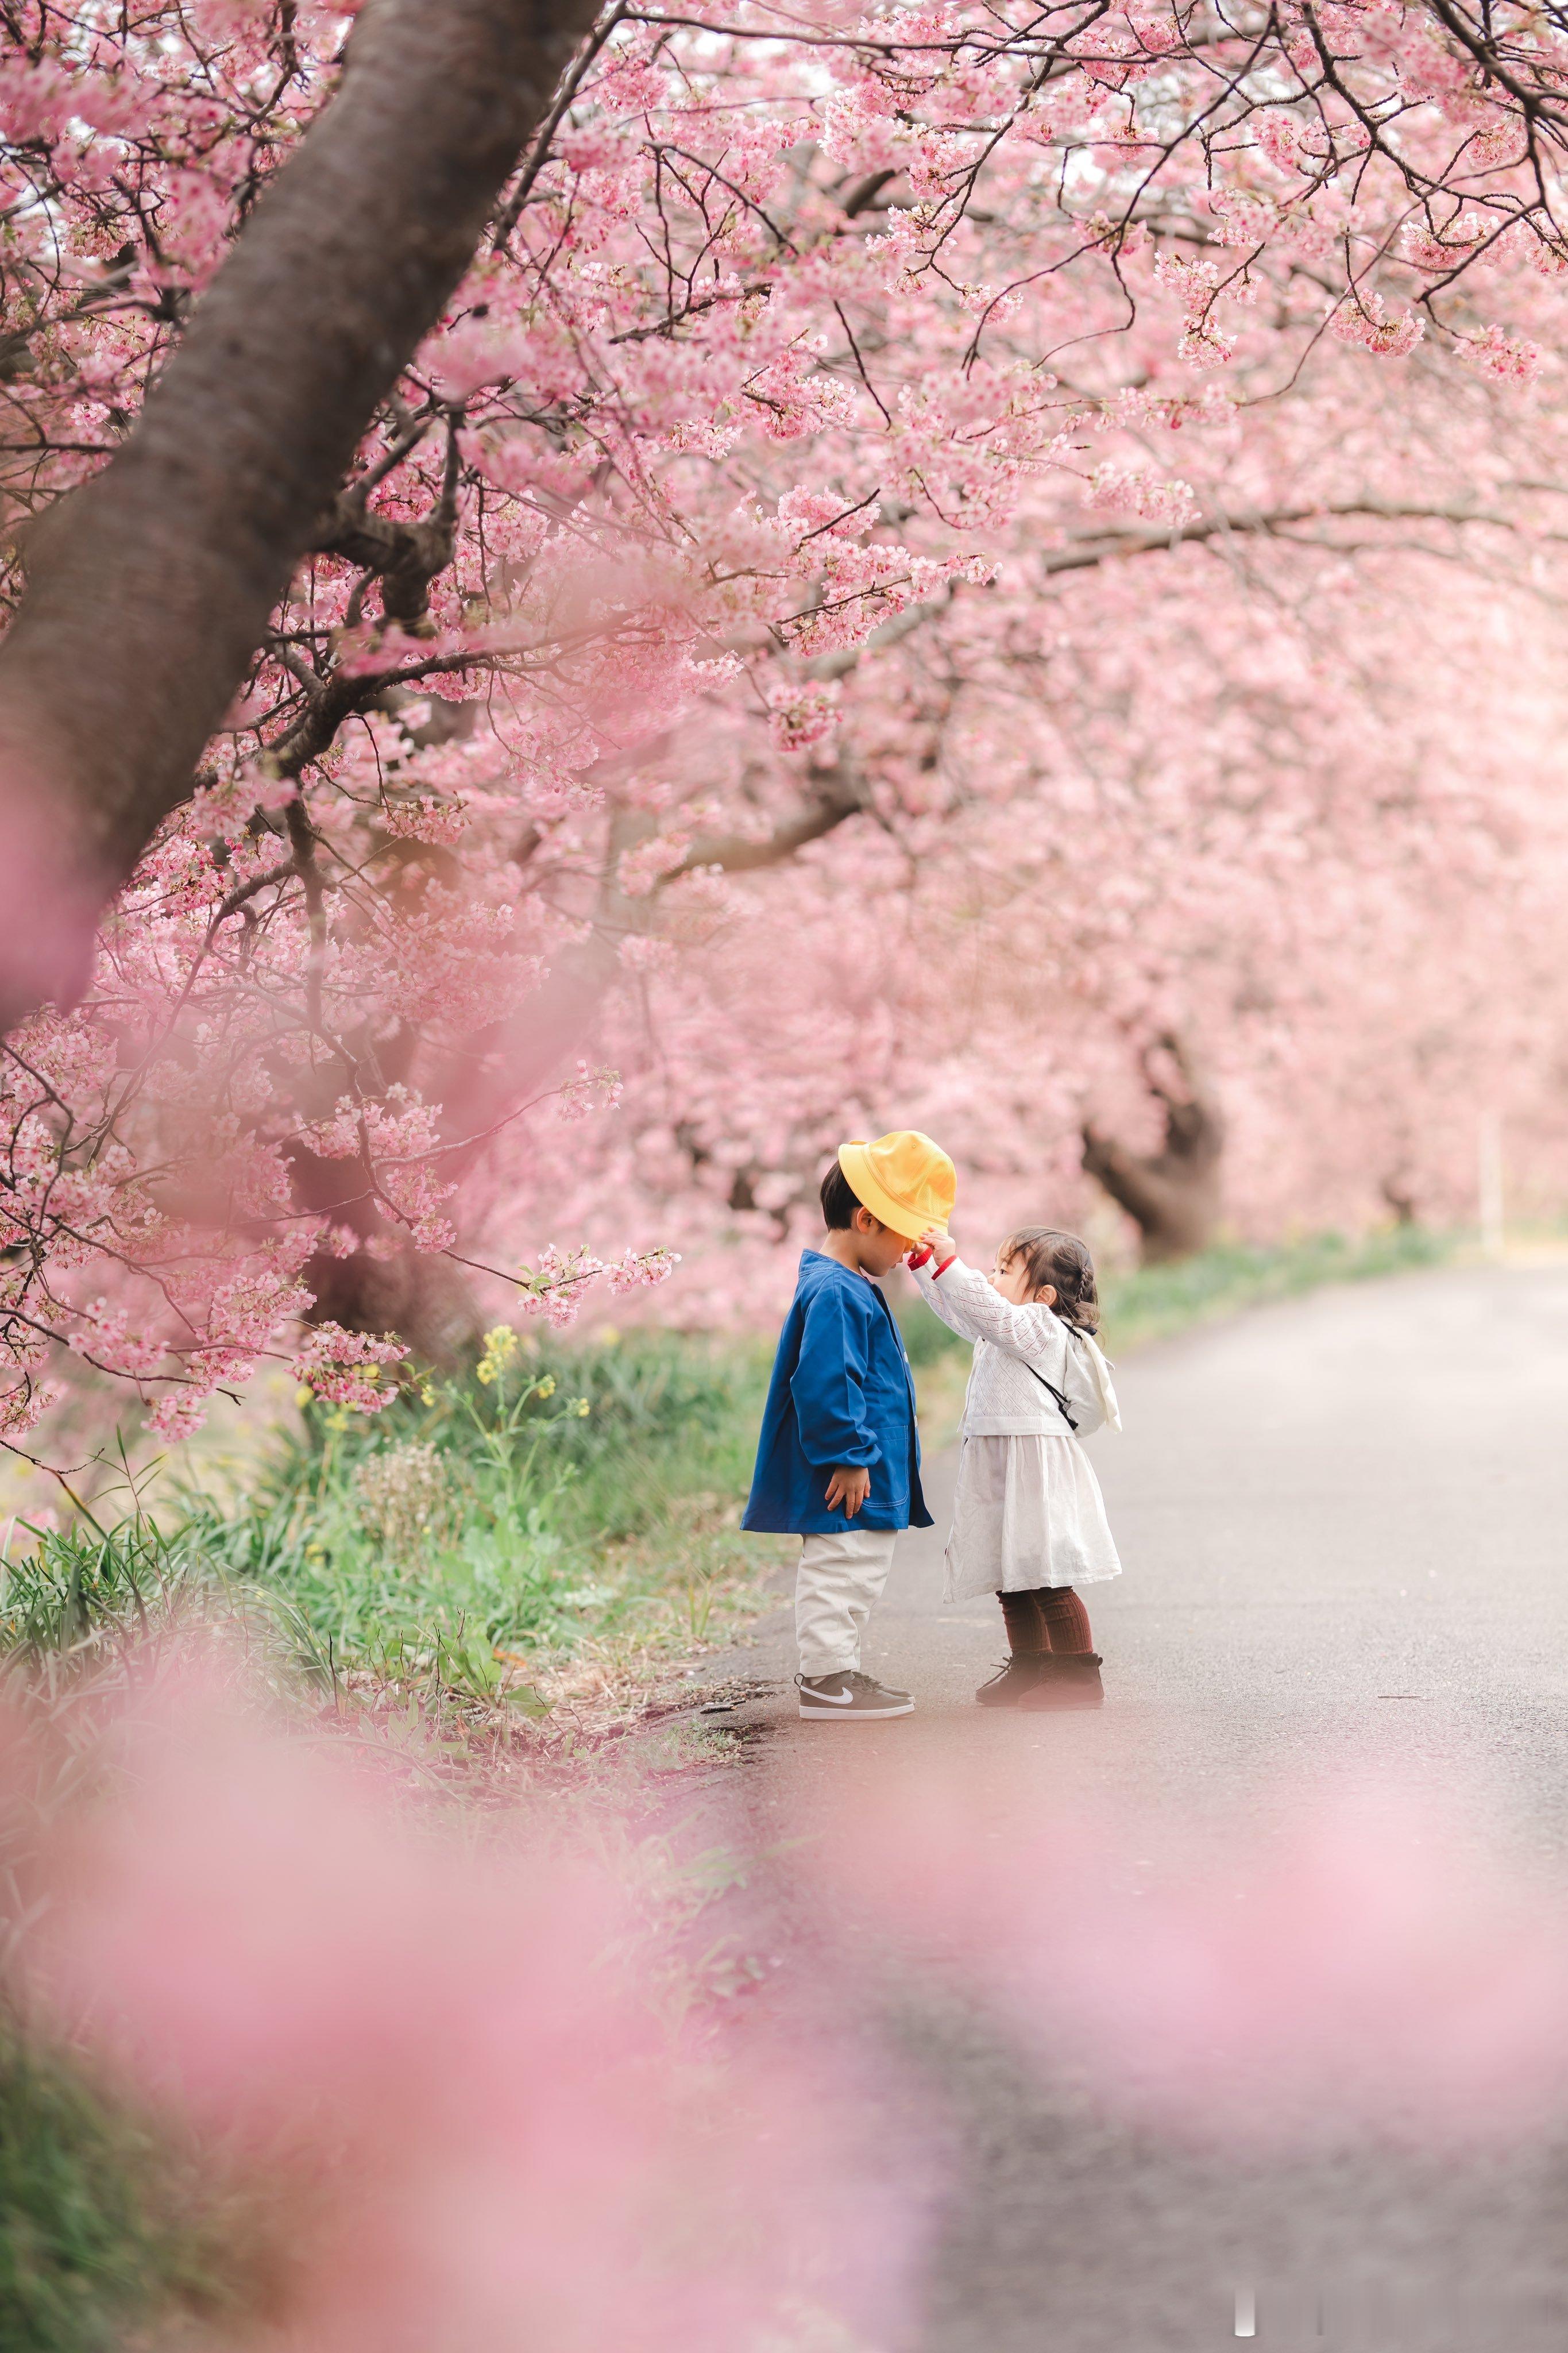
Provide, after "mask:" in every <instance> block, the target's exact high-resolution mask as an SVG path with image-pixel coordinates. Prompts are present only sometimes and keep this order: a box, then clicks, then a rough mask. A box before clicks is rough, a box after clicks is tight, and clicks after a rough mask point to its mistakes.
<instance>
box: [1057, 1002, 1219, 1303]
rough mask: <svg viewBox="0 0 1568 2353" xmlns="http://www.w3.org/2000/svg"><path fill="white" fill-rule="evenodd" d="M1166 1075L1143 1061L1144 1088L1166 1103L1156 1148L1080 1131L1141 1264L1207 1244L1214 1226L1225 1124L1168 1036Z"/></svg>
mask: <svg viewBox="0 0 1568 2353" xmlns="http://www.w3.org/2000/svg"><path fill="white" fill-rule="evenodd" d="M1160 1044H1161V1047H1162V1048H1163V1051H1164V1053H1165V1055H1166V1056H1167V1058H1168V1059H1169V1060H1170V1062H1171V1064H1172V1065H1173V1071H1174V1075H1173V1077H1170V1076H1167V1075H1166V1074H1165V1073H1164V1072H1163V1071H1161V1070H1159V1069H1158V1068H1157V1067H1156V1066H1155V1065H1154V1063H1153V1060H1152V1056H1149V1055H1146V1056H1145V1057H1144V1060H1143V1071H1144V1076H1145V1077H1146V1078H1147V1080H1148V1082H1149V1085H1150V1088H1151V1090H1152V1092H1153V1093H1154V1094H1156V1095H1157V1096H1158V1097H1159V1099H1160V1101H1161V1102H1162V1103H1163V1105H1164V1107H1165V1138H1164V1144H1163V1147H1162V1149H1161V1150H1160V1151H1159V1152H1156V1153H1136V1152H1130V1151H1128V1149H1127V1148H1126V1146H1125V1145H1121V1144H1119V1143H1118V1142H1117V1141H1116V1139H1115V1138H1114V1136H1108V1135H1103V1134H1100V1131H1099V1129H1098V1128H1095V1127H1093V1126H1086V1127H1085V1129H1084V1131H1083V1165H1084V1166H1085V1168H1086V1169H1087V1170H1088V1171H1089V1175H1090V1176H1092V1177H1093V1178H1094V1179H1095V1180H1096V1182H1097V1183H1098V1184H1100V1185H1103V1186H1104V1187H1105V1189H1106V1191H1107V1192H1108V1193H1109V1194H1110V1198H1111V1199H1112V1200H1113V1201H1114V1202H1116V1203H1117V1205H1118V1207H1119V1208H1123V1209H1125V1210H1126V1212H1127V1214H1128V1216H1129V1217H1130V1218H1131V1219H1132V1220H1133V1222H1134V1223H1135V1225H1136V1226H1137V1228H1138V1232H1139V1240H1140V1246H1141V1248H1140V1254H1141V1256H1142V1261H1143V1263H1144V1265H1145V1266H1153V1265H1156V1264H1158V1263H1160V1262H1161V1261H1166V1260H1170V1259H1175V1258H1187V1257H1190V1256H1191V1255H1192V1253H1193V1252H1194V1250H1206V1249H1207V1247H1208V1245H1209V1244H1210V1243H1211V1242H1212V1241H1213V1240H1214V1238H1215V1232H1216V1231H1217V1229H1218V1226H1219V1216H1220V1163H1221V1159H1222V1156H1223V1154H1224V1149H1225V1123H1224V1120H1223V1119H1222V1118H1221V1116H1220V1112H1219V1107H1218V1105H1217V1104H1216V1103H1215V1100H1214V1098H1213V1096H1212V1095H1211V1094H1209V1093H1208V1092H1207V1091H1206V1089H1205V1087H1204V1086H1203V1085H1202V1084H1201V1083H1200V1082H1199V1081H1198V1080H1197V1079H1196V1077H1195V1076H1194V1071H1193V1067H1192V1063H1191V1061H1190V1060H1189V1059H1188V1056H1187V1054H1186V1051H1185V1050H1184V1047H1183V1046H1182V1044H1181V1042H1180V1040H1179V1039H1175V1038H1163V1039H1161V1040H1160Z"/></svg>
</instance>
